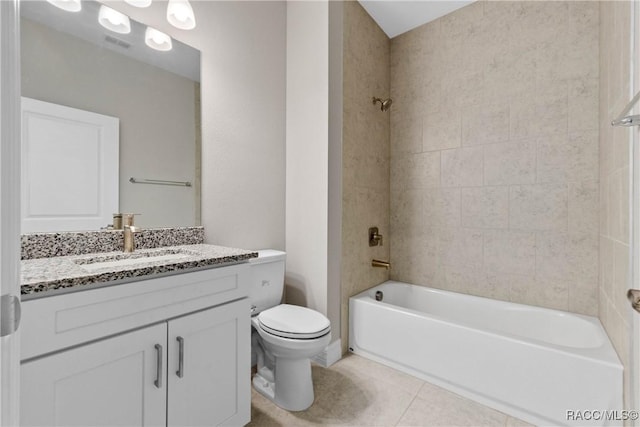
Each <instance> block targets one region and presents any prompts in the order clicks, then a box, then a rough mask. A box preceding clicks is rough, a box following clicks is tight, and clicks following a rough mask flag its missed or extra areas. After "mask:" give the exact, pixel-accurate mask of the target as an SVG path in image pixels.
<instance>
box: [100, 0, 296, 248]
mask: <svg viewBox="0 0 640 427" xmlns="http://www.w3.org/2000/svg"><path fill="white" fill-rule="evenodd" d="M103 3H108V4H109V5H110V6H111V7H114V8H115V9H117V10H120V11H122V12H124V13H126V14H128V15H129V16H130V17H131V18H133V19H136V20H138V21H140V22H143V23H145V24H148V25H152V26H154V27H156V28H157V29H159V30H160V31H164V32H166V33H167V34H169V35H171V36H172V37H175V38H176V39H177V40H180V41H182V42H184V43H186V44H188V45H190V46H193V47H195V48H196V49H199V50H200V51H201V54H202V56H201V66H202V225H204V227H205V236H206V241H207V243H213V244H220V245H226V246H236V247H243V248H248V249H258V248H266V247H270V248H276V249H284V243H285V239H284V235H285V78H286V74H285V34H286V33H285V31H286V24H285V22H286V6H285V3H284V2H280V1H269V2H261V1H256V2H250V1H246V2H245V1H192V2H191V4H192V6H193V10H194V13H195V15H196V21H197V27H196V28H195V29H194V30H191V31H184V30H178V29H175V28H174V27H172V26H171V25H170V24H169V23H167V20H166V17H165V15H166V1H154V2H153V3H152V4H151V6H149V7H148V8H145V9H138V8H135V7H133V6H130V5H128V4H126V3H124V2H122V1H105V2H103Z"/></svg>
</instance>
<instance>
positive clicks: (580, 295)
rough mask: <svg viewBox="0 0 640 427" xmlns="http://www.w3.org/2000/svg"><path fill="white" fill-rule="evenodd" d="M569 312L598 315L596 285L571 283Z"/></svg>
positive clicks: (591, 283)
mask: <svg viewBox="0 0 640 427" xmlns="http://www.w3.org/2000/svg"><path fill="white" fill-rule="evenodd" d="M569 311H572V312H574V313H580V314H586V315H587V316H597V315H598V284H597V283H593V282H586V283H581V282H577V283H572V284H571V285H570V286H569Z"/></svg>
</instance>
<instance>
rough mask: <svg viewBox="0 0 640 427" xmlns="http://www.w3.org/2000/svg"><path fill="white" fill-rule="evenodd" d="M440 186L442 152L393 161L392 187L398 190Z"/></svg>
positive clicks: (397, 158)
mask: <svg viewBox="0 0 640 427" xmlns="http://www.w3.org/2000/svg"><path fill="white" fill-rule="evenodd" d="M439 186H440V152H439V151H436V152H431V153H418V154H415V155H405V156H399V157H394V158H393V159H392V160H391V187H393V188H394V189H398V190H405V189H410V188H432V187H439Z"/></svg>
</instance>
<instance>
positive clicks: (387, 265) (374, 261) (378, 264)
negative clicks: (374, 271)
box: [371, 259, 391, 270]
mask: <svg viewBox="0 0 640 427" xmlns="http://www.w3.org/2000/svg"><path fill="white" fill-rule="evenodd" d="M371 266H372V267H382V268H386V269H387V270H389V269H390V268H391V263H390V262H388V261H380V260H379V259H372V260H371Z"/></svg>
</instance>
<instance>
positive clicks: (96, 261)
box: [73, 249, 196, 272]
mask: <svg viewBox="0 0 640 427" xmlns="http://www.w3.org/2000/svg"><path fill="white" fill-rule="evenodd" d="M194 255H196V254H194V253H193V252H190V251H185V250H182V249H164V250H157V251H153V252H131V253H119V254H108V255H99V256H93V257H90V258H80V259H76V260H74V261H73V262H74V263H75V264H77V265H79V266H80V267H81V268H82V269H83V270H86V271H88V272H94V271H98V270H104V269H118V268H122V267H143V266H147V265H158V264H172V263H173V262H180V261H183V260H185V259H187V258H190V257H193V256H194Z"/></svg>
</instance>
